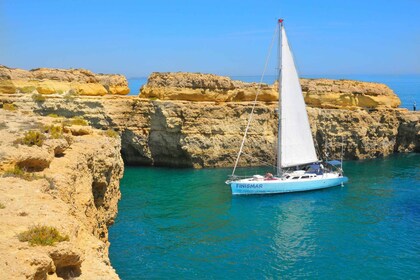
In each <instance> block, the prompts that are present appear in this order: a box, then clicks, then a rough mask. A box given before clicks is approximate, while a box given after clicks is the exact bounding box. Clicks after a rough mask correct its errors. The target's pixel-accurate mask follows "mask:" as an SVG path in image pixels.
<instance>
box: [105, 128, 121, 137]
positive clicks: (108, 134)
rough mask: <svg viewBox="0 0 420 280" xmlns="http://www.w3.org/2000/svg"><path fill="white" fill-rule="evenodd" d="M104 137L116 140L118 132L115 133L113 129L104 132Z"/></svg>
mask: <svg viewBox="0 0 420 280" xmlns="http://www.w3.org/2000/svg"><path fill="white" fill-rule="evenodd" d="M104 135H105V136H108V137H111V138H118V136H119V134H118V132H116V131H115V130H113V129H107V130H105V132H104Z"/></svg>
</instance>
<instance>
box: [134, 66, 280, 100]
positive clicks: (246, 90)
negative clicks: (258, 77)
mask: <svg viewBox="0 0 420 280" xmlns="http://www.w3.org/2000/svg"><path fill="white" fill-rule="evenodd" d="M258 90H260V94H259V100H260V101H273V100H277V98H278V94H277V92H276V91H275V90H274V89H273V87H272V86H269V85H267V84H261V85H259V84H257V83H244V82H241V81H234V80H231V79H230V78H229V77H223V76H217V75H213V74H201V73H182V72H179V73H152V74H151V75H150V76H149V79H148V81H147V84H145V85H144V86H143V87H142V88H141V93H140V94H141V97H144V98H152V99H160V100H186V101H218V102H229V101H252V100H254V99H255V94H256V93H257V91H258Z"/></svg>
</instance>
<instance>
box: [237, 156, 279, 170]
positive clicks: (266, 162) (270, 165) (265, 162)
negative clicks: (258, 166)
mask: <svg viewBox="0 0 420 280" xmlns="http://www.w3.org/2000/svg"><path fill="white" fill-rule="evenodd" d="M242 154H243V155H244V156H245V157H247V158H252V159H255V157H253V156H251V155H248V154H247V153H245V152H242ZM257 161H258V162H260V163H264V164H266V165H267V166H269V167H274V168H277V166H275V165H273V164H272V163H269V162H268V161H264V160H261V159H257Z"/></svg>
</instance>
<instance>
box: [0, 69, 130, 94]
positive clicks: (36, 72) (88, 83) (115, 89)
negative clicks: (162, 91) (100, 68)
mask: <svg viewBox="0 0 420 280" xmlns="http://www.w3.org/2000/svg"><path fill="white" fill-rule="evenodd" d="M0 92H1V93H4V94H15V93H26V94H34V93H35V94H73V95H105V94H117V95H125V94H128V93H129V92H130V90H129V88H128V82H127V79H126V78H125V77H124V76H122V75H109V74H94V73H92V72H91V71H89V70H85V69H49V68H37V69H32V70H30V71H27V70H23V69H16V68H8V67H6V66H2V65H0Z"/></svg>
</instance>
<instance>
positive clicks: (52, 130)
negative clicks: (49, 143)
mask: <svg viewBox="0 0 420 280" xmlns="http://www.w3.org/2000/svg"><path fill="white" fill-rule="evenodd" d="M44 132H46V133H48V134H49V135H50V138H53V139H59V138H63V127H62V126H56V125H53V124H52V125H46V126H44Z"/></svg>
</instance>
